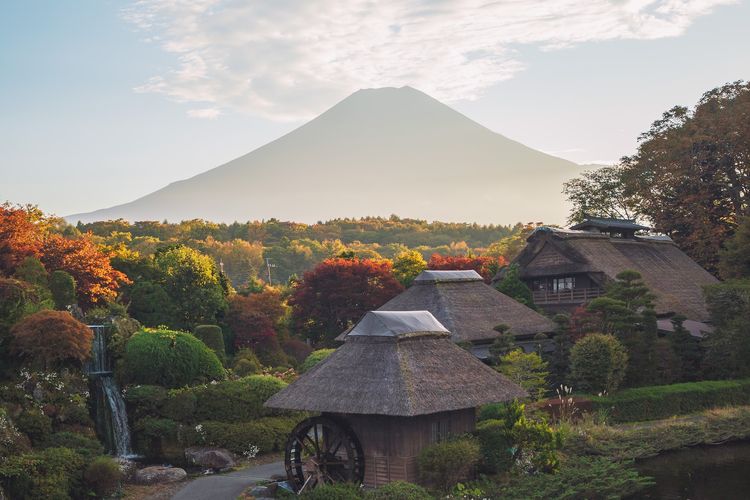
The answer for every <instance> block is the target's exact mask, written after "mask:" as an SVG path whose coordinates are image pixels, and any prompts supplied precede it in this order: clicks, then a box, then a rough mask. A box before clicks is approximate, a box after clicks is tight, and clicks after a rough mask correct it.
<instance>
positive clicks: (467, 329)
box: [338, 271, 555, 359]
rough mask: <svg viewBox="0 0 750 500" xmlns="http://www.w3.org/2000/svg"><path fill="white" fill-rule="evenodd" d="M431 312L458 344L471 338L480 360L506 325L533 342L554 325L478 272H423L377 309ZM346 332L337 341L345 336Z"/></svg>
mask: <svg viewBox="0 0 750 500" xmlns="http://www.w3.org/2000/svg"><path fill="white" fill-rule="evenodd" d="M419 310H424V311H429V312H431V313H432V315H433V316H435V318H437V320H438V321H440V323H441V324H443V325H444V326H445V327H446V328H447V329H448V330H449V331H450V332H451V338H452V339H453V341H454V342H456V343H471V344H472V352H473V353H474V355H475V356H477V357H478V358H480V359H485V358H487V357H488V356H489V346H490V344H492V341H493V340H495V339H496V338H497V337H498V336H499V335H500V333H499V332H498V330H496V329H495V327H497V326H498V325H502V324H505V325H508V326H509V327H510V331H511V332H512V333H514V334H515V338H516V343H517V344H518V345H519V346H521V347H524V348H525V349H526V350H529V351H530V350H533V349H534V347H535V342H534V337H535V336H536V335H538V334H540V333H543V334H550V333H552V332H554V330H555V324H554V323H553V322H552V321H551V320H550V319H549V318H547V317H546V316H544V315H542V314H539V313H538V312H536V311H534V310H533V309H531V308H529V307H526V306H525V305H523V304H521V303H520V302H518V301H516V300H514V299H512V298H511V297H508V296H507V295H505V294H503V293H501V292H498V291H497V290H496V289H494V288H493V287H491V286H489V285H487V284H486V283H485V282H484V281H483V280H482V277H481V276H480V275H479V274H477V273H476V272H475V271H422V273H420V274H419V275H418V276H417V277H416V278H415V279H414V282H413V284H412V286H410V287H409V288H407V289H406V290H405V291H403V292H402V293H400V294H399V295H397V296H396V297H394V298H393V299H391V300H389V301H388V302H386V303H385V304H384V305H383V306H381V307H380V308H379V309H378V311H419ZM346 333H347V332H344V333H343V334H341V335H339V337H338V340H343V339H345V338H346Z"/></svg>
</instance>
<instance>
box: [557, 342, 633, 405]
mask: <svg viewBox="0 0 750 500" xmlns="http://www.w3.org/2000/svg"><path fill="white" fill-rule="evenodd" d="M627 363H628V355H627V351H626V350H625V348H624V347H623V346H622V344H621V343H620V342H619V341H618V340H617V339H616V338H615V337H613V336H612V335H604V334H601V333H591V334H589V335H586V336H585V337H583V338H582V339H581V340H579V341H578V342H576V343H575V345H574V346H573V348H572V349H571V350H570V375H571V378H572V379H573V381H574V383H575V384H576V387H577V388H578V389H580V390H583V391H591V392H603V391H608V392H613V391H614V390H615V389H617V387H618V386H619V385H620V382H622V379H623V378H624V377H625V369H626V367H627Z"/></svg>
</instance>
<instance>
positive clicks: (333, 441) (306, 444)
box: [284, 417, 365, 493]
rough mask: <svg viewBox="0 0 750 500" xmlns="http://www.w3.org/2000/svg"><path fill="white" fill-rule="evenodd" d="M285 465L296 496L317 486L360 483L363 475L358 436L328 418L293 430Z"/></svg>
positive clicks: (314, 419) (362, 459)
mask: <svg viewBox="0 0 750 500" xmlns="http://www.w3.org/2000/svg"><path fill="white" fill-rule="evenodd" d="M284 464H285V465H286V475H287V479H288V480H289V482H290V483H291V484H292V485H293V486H294V488H295V490H296V491H297V493H301V492H303V491H308V490H310V489H312V488H315V487H316V486H318V485H320V484H330V483H337V482H349V483H361V482H362V480H363V479H364V473H365V467H364V465H365V463H364V455H363V454H362V446H361V445H360V443H359V440H358V439H357V436H356V435H355V434H354V432H352V430H351V429H350V428H349V426H348V425H346V424H345V423H344V422H341V421H339V420H334V419H332V418H330V417H314V418H308V419H307V420H304V421H303V422H301V423H300V424H299V425H297V427H295V428H294V430H293V431H292V433H291V435H290V436H289V440H288V441H287V443H286V454H285V457H284Z"/></svg>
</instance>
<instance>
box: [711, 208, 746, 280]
mask: <svg viewBox="0 0 750 500" xmlns="http://www.w3.org/2000/svg"><path fill="white" fill-rule="evenodd" d="M719 272H720V273H721V276H722V278H724V279H736V278H750V216H746V217H743V218H742V219H740V223H739V225H738V226H737V230H736V231H735V233H734V235H732V237H731V238H729V239H728V240H727V241H725V242H724V248H723V249H722V250H720V252H719Z"/></svg>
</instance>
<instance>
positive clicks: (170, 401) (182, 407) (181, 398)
mask: <svg viewBox="0 0 750 500" xmlns="http://www.w3.org/2000/svg"><path fill="white" fill-rule="evenodd" d="M195 389H197V388H190V387H185V388H184V389H173V390H171V391H169V395H168V396H167V399H165V400H164V404H163V405H162V407H161V413H160V415H161V416H163V417H166V418H169V419H172V420H176V421H179V422H192V421H193V420H195V410H196V408H197V407H198V397H197V396H196V390H195Z"/></svg>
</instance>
